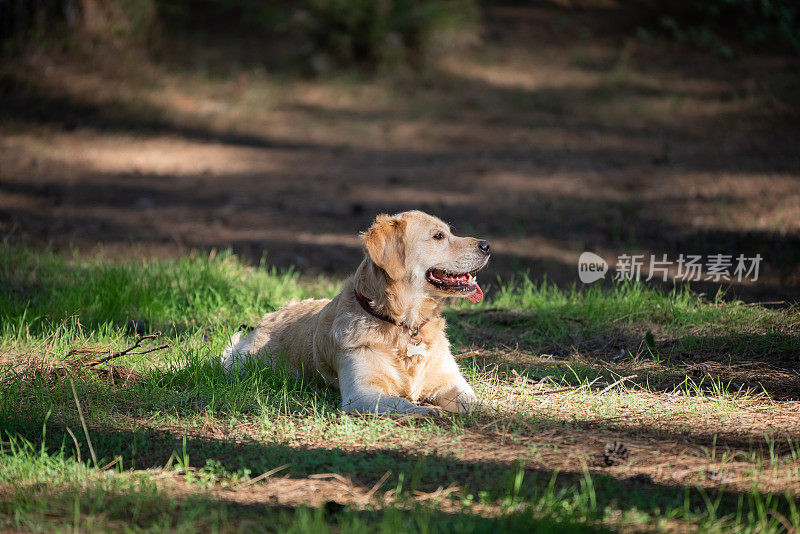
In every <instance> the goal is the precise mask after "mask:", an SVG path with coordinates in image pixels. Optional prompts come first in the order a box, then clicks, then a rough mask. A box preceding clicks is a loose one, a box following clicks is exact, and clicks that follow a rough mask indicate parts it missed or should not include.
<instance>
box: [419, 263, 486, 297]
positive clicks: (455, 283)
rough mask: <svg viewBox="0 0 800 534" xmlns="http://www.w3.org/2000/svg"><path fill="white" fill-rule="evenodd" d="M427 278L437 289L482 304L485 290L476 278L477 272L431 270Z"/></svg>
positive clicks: (426, 275)
mask: <svg viewBox="0 0 800 534" xmlns="http://www.w3.org/2000/svg"><path fill="white" fill-rule="evenodd" d="M425 278H426V279H427V280H428V283H429V284H431V285H432V286H434V287H435V288H436V289H439V290H440V291H447V292H448V293H455V294H458V295H460V296H464V297H466V298H467V300H469V301H471V302H480V301H481V299H482V298H483V290H481V286H479V285H478V279H477V278H475V271H473V272H469V273H451V272H449V271H444V270H441V269H430V270H429V271H428V272H427V273H425Z"/></svg>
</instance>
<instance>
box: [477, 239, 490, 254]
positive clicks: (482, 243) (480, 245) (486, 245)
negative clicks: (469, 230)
mask: <svg viewBox="0 0 800 534" xmlns="http://www.w3.org/2000/svg"><path fill="white" fill-rule="evenodd" d="M478 248H479V249H481V252H483V253H484V254H487V255H488V254H489V249H490V248H492V247H491V246H490V245H489V242H488V241H478Z"/></svg>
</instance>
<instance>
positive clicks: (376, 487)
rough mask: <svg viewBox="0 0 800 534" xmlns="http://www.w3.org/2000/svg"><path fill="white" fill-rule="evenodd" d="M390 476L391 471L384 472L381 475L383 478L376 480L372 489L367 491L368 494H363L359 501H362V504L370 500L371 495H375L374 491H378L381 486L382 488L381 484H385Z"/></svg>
mask: <svg viewBox="0 0 800 534" xmlns="http://www.w3.org/2000/svg"><path fill="white" fill-rule="evenodd" d="M391 474H392V471H391V470H389V471H386V472H385V473H384V474H383V476H382V477H381V478H380V480H378V481H377V482H376V483H375V485H374V486H372V489H370V490H369V491H368V492H367V493H366V494H365V495H364V496H363V497H361V500H362V501H364V502H367V501H369V500H370V499H371V498H372V496H373V495H375V492H376V491H378V489H379V488H380V487H381V486H383V483H384V482H386V479H387V478H389V475H391Z"/></svg>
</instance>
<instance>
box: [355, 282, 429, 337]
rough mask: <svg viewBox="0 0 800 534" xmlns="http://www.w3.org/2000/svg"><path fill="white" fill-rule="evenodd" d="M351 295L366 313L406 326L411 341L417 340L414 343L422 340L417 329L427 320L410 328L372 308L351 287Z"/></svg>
mask: <svg viewBox="0 0 800 534" xmlns="http://www.w3.org/2000/svg"><path fill="white" fill-rule="evenodd" d="M353 296H354V297H355V298H356V302H358V303H359V304H360V305H361V307H362V308H364V311H365V312H367V313H368V314H370V315H372V316H373V317H375V318H376V319H380V320H381V321H383V322H386V323H389V324H393V325H395V326H399V327H401V328H408V329H409V330H411V339H412V341H413V340H414V339H417V341H416V342H415V343H419V341H421V340H422V336H420V334H419V330H420V328H422V327H423V326H425V324H426V323H427V322H428V321H424V322H422V323H419V324H418V325H417V326H415V327H414V328H411V327H408V326H406V325H404V324H402V323H398V322H397V321H395V320H394V319H392V318H391V317H390V316H388V315H386V314H385V313H381V312H379V311H378V310H376V309H375V308H373V307H372V305H371V304H370V303H369V299H368V298H367V297H365V296H364V295H362V294H361V293H359V292H358V290H357V289H355V288H354V289H353Z"/></svg>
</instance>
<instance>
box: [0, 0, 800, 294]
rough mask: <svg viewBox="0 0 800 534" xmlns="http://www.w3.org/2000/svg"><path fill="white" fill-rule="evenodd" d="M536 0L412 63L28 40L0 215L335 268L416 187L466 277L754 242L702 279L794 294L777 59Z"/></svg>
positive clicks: (28, 223)
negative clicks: (565, 13)
mask: <svg viewBox="0 0 800 534" xmlns="http://www.w3.org/2000/svg"><path fill="white" fill-rule="evenodd" d="M552 9H553V8H541V7H540V8H530V9H528V8H526V9H511V10H509V9H495V10H491V11H489V14H488V28H489V30H488V31H487V35H486V39H485V43H484V45H483V46H481V47H480V48H479V49H477V50H475V51H474V52H473V53H472V54H469V55H467V56H464V57H459V58H445V59H443V60H442V61H441V62H440V63H439V65H438V66H437V68H436V69H435V70H434V71H432V72H430V73H423V74H421V75H420V76H419V77H417V78H415V79H414V80H413V81H412V80H410V79H408V78H407V77H405V76H402V75H400V76H398V77H393V78H390V79H384V78H380V79H377V80H367V81H365V80H361V81H355V82H354V81H351V80H348V79H346V78H337V79H334V80H329V81H316V82H313V81H303V80H286V79H285V78H282V77H280V76H272V75H270V74H267V73H265V72H264V71H263V70H259V69H252V68H251V69H249V70H248V69H247V68H245V66H238V67H237V65H236V64H233V65H231V70H232V72H234V74H233V75H230V76H226V77H218V76H212V75H205V76H201V75H200V74H191V72H190V73H188V74H187V73H186V72H185V71H179V70H176V69H170V68H168V67H166V66H164V65H161V64H157V63H153V62H149V61H144V60H142V58H141V57H140V56H135V57H121V58H120V57H102V56H100V57H93V59H92V61H80V60H74V59H64V58H63V57H62V58H54V57H53V56H52V55H44V54H31V56H30V57H28V58H26V60H25V62H21V63H19V64H15V65H10V66H7V67H4V68H3V71H2V91H1V92H0V135H1V137H0V234H4V235H6V234H7V235H10V236H12V238H14V239H16V238H24V239H33V240H35V241H42V242H52V243H55V244H56V245H57V246H60V247H66V246H69V245H74V246H77V247H78V248H80V249H84V250H100V249H102V250H103V251H104V252H105V253H106V254H108V255H109V256H115V255H118V254H126V255H127V254H134V253H138V252H137V251H142V252H143V253H146V254H156V255H160V256H172V255H177V254H180V253H185V252H187V251H189V250H192V249H199V250H203V251H207V250H211V249H222V248H226V247H232V248H233V249H234V250H235V251H236V252H237V253H240V254H242V255H245V256H247V257H250V258H253V259H254V260H257V259H259V258H260V257H261V256H262V255H266V257H267V261H268V262H269V263H272V264H277V265H280V266H284V267H288V266H295V267H297V268H299V269H300V270H301V271H303V272H308V273H311V274H314V273H329V274H336V275H345V274H347V273H349V272H351V271H352V269H353V267H354V266H355V265H356V264H357V262H358V260H359V257H360V254H361V252H360V249H359V243H358V240H357V237H356V234H357V232H358V231H360V230H362V229H364V228H365V227H366V226H367V225H368V224H369V222H370V221H371V219H372V218H373V217H374V215H375V214H376V213H378V212H381V211H389V212H394V211H399V210H403V209H408V208H418V209H423V210H427V211H430V212H433V213H435V214H437V215H439V216H441V217H443V218H444V219H446V220H448V221H450V222H451V223H452V224H453V225H454V226H455V228H456V230H457V231H458V232H463V233H469V234H476V235H480V236H484V237H486V238H488V239H490V240H491V241H492V243H493V249H494V251H495V252H496V254H495V258H494V260H493V262H492V266H491V270H490V272H489V273H488V276H485V277H484V278H485V279H487V280H489V279H492V278H493V277H494V275H495V274H501V275H504V276H508V275H510V274H511V273H514V272H519V271H522V270H530V272H531V274H532V275H533V276H534V277H535V278H538V279H541V278H544V277H546V278H547V279H548V280H551V281H554V282H556V283H559V284H570V283H573V282H577V270H576V264H577V256H578V254H579V253H580V252H581V251H583V250H592V251H595V252H597V253H598V254H600V255H601V256H604V257H605V258H607V259H609V260H612V264H613V260H614V259H615V258H616V257H617V256H618V255H620V254H623V253H625V254H644V255H646V256H648V257H649V254H657V255H661V254H668V255H669V257H670V258H676V257H677V255H678V254H681V253H684V254H704V255H709V254H717V253H723V254H734V255H736V254H745V255H746V256H755V255H756V254H761V256H762V257H763V258H764V263H763V266H762V272H761V276H760V278H759V280H758V283H756V284H749V283H747V282H743V283H738V282H735V281H734V282H733V283H731V284H725V285H726V287H727V286H729V287H731V289H732V290H733V292H734V294H735V295H737V296H739V297H741V298H745V299H747V300H760V301H787V300H796V299H797V298H798V297H800V235H798V232H800V141H798V140H799V139H800V135H799V134H800V131H799V130H798V128H797V125H798V124H800V122H798V121H797V117H798V115H797V113H798V106H797V104H798V102H797V98H796V97H797V94H798V93H800V91H798V87H800V85H799V84H800V82H798V76H797V70H796V62H794V60H792V59H790V58H758V59H752V60H751V59H747V58H743V59H738V60H732V61H722V60H720V59H719V58H715V57H712V56H708V55H705V54H701V53H697V52H691V51H688V50H680V51H679V53H676V51H675V50H674V49H672V48H671V47H672V45H663V44H658V43H647V42H640V41H635V40H631V39H621V38H620V37H619V36H618V35H615V34H613V33H610V32H611V30H609V29H608V28H606V27H604V26H603V25H602V24H603V23H601V22H598V21H597V19H596V17H595V18H593V14H592V13H591V12H570V15H569V17H571V19H570V22H571V23H572V24H570V25H569V26H568V29H563V30H559V31H556V29H554V28H555V26H554V23H553V20H554V18H555V17H556V16H557V15H558V13H554V12H553V11H551V10H552ZM581 28H588V29H589V30H591V32H592V33H593V35H594V37H593V38H592V39H591V40H589V41H580V39H577V38H576V37H577V35H578V34H579V33H580V29H581ZM676 57H679V58H680V59H675V58H676ZM697 288H698V290H701V291H707V292H710V293H711V292H714V291H715V288H716V286H715V285H713V284H708V285H703V284H699V285H698V286H697Z"/></svg>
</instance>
